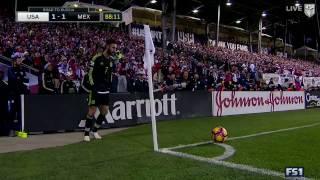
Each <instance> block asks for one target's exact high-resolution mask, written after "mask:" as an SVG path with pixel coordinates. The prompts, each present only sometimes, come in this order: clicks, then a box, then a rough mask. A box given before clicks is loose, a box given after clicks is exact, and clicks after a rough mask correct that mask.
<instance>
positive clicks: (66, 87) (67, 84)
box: [60, 72, 78, 94]
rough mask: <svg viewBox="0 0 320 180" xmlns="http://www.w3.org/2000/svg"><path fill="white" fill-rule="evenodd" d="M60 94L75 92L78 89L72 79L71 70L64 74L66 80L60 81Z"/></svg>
mask: <svg viewBox="0 0 320 180" xmlns="http://www.w3.org/2000/svg"><path fill="white" fill-rule="evenodd" d="M60 93H61V94H77V93H78V90H77V87H76V84H75V83H74V82H73V81H72V72H68V73H67V74H66V80H64V81H63V82H62V83H61V88H60Z"/></svg>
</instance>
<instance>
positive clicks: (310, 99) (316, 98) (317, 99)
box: [306, 91, 320, 108]
mask: <svg viewBox="0 0 320 180" xmlns="http://www.w3.org/2000/svg"><path fill="white" fill-rule="evenodd" d="M319 107H320V91H306V108H319Z"/></svg>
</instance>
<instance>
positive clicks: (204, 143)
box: [166, 123, 320, 150]
mask: <svg viewBox="0 0 320 180" xmlns="http://www.w3.org/2000/svg"><path fill="white" fill-rule="evenodd" d="M319 125H320V123H313V124H309V125H305V126H297V127H291V128H285V129H278V130H274V131H266V132H260V133H255V134H249V135H244V136H238V137H231V138H229V139H228V141H233V140H238V139H245V138H251V137H257V136H263V135H268V134H273V133H280V132H285V131H293V130H297V129H303V128H310V127H314V126H319ZM211 143H213V142H212V141H204V142H199V143H194V144H186V145H179V146H175V147H169V148H166V149H168V150H175V149H182V148H188V147H195V146H202V145H206V144H211Z"/></svg>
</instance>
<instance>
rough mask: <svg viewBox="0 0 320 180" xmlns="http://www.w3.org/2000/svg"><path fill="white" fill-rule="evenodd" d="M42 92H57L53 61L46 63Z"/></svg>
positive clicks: (42, 77) (42, 79)
mask: <svg viewBox="0 0 320 180" xmlns="http://www.w3.org/2000/svg"><path fill="white" fill-rule="evenodd" d="M40 93H41V94H56V93H57V88H56V85H55V78H54V72H53V65H52V64H51V63H48V64H46V65H45V68H44V72H43V73H42V76H41V87H40Z"/></svg>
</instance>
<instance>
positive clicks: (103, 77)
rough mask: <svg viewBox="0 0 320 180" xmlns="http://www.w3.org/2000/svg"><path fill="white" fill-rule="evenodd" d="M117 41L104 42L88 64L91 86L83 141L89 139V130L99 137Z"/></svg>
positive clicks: (107, 101)
mask: <svg viewBox="0 0 320 180" xmlns="http://www.w3.org/2000/svg"><path fill="white" fill-rule="evenodd" d="M116 50H117V43H116V41H114V40H108V41H107V42H106V48H105V50H104V52H103V53H102V54H101V55H98V56H95V57H94V58H93V59H92V61H91V64H90V70H89V81H90V84H91V87H92V90H91V92H90V93H89V98H88V105H89V110H88V114H87V117H86V126H85V134H84V141H86V142H89V141H90V131H91V132H92V134H93V136H94V138H95V139H101V136H100V135H99V134H98V132H97V130H98V128H100V126H101V125H102V122H103V121H105V120H106V119H105V117H106V114H107V113H108V111H109V93H110V89H111V79H112V66H113V59H114V54H115V52H116ZM97 108H99V111H100V114H99V116H98V118H97V120H96V122H95V124H94V125H93V120H94V114H95V112H96V110H97Z"/></svg>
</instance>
